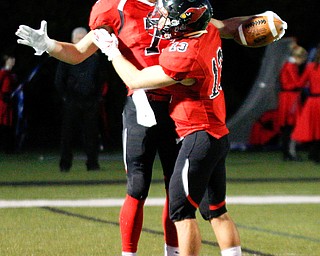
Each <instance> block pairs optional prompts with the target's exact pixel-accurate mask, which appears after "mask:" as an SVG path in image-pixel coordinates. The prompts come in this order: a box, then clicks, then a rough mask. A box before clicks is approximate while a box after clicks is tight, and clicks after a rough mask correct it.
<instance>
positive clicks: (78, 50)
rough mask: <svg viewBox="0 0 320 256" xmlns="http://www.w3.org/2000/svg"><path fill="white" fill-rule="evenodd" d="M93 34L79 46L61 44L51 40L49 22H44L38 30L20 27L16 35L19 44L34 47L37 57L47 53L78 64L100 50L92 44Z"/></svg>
mask: <svg viewBox="0 0 320 256" xmlns="http://www.w3.org/2000/svg"><path fill="white" fill-rule="evenodd" d="M92 34H93V32H92V31H90V32H89V33H88V34H87V35H86V36H85V37H84V38H83V39H82V40H80V41H79V42H78V43H77V44H72V43H68V42H59V41H57V40H53V39H51V38H49V36H48V34H47V22H46V21H44V20H43V21H42V22H41V26H40V29H38V30H36V29H33V28H31V27H29V26H26V25H20V26H19V28H18V30H17V31H16V35H17V36H18V37H19V39H18V40H17V42H18V43H19V44H23V45H27V46H30V47H32V48H33V49H34V50H35V51H36V52H35V55H42V54H43V53H44V52H47V53H49V54H50V55H51V56H52V57H55V58H56V59H59V60H61V61H64V62H67V63H70V64H78V63H80V62H82V61H84V60H85V59H86V58H88V57H89V56H90V55H92V54H93V53H94V52H95V51H97V49H98V48H97V47H96V46H95V44H94V43H93V42H92Z"/></svg>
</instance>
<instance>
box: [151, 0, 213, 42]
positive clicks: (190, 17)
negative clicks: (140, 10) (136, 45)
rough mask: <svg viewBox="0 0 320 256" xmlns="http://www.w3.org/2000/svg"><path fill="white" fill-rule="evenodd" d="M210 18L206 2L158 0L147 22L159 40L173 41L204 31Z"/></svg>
mask: <svg viewBox="0 0 320 256" xmlns="http://www.w3.org/2000/svg"><path fill="white" fill-rule="evenodd" d="M211 17H212V7H211V5H210V3H209V1H208V0H158V1H157V4H156V7H155V9H154V11H153V12H152V13H150V14H149V15H148V17H147V21H148V24H149V26H151V27H152V28H153V29H156V30H158V31H159V32H160V33H158V34H160V36H161V38H164V39H175V38H182V37H186V36H188V35H189V34H191V33H193V32H196V31H201V30H204V29H206V27H207V25H208V23H209V21H210V19H211ZM149 29H150V28H149ZM150 34H153V33H150Z"/></svg>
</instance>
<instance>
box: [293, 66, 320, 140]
mask: <svg viewBox="0 0 320 256" xmlns="http://www.w3.org/2000/svg"><path fill="white" fill-rule="evenodd" d="M306 83H308V84H309V91H310V95H309V96H308V98H307V100H306V102H305V104H304V106H303V108H302V111H301V113H300V114H299V116H298V117H297V123H296V127H295V129H294V130H293V133H292V139H293V140H295V141H298V142H310V141H315V140H320V64H317V63H314V62H311V63H309V64H307V66H306V68H305V70H304V72H303V74H302V77H301V80H300V84H306Z"/></svg>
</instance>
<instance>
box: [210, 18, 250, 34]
mask: <svg viewBox="0 0 320 256" xmlns="http://www.w3.org/2000/svg"><path fill="white" fill-rule="evenodd" d="M251 17H252V16H241V17H233V18H230V19H225V20H217V19H211V20H210V22H211V23H212V24H213V25H214V26H215V27H216V28H217V29H219V32H220V37H221V38H225V39H233V37H234V34H235V33H236V31H237V29H238V27H239V26H240V25H241V23H242V22H244V21H246V20H248V19H249V18H251Z"/></svg>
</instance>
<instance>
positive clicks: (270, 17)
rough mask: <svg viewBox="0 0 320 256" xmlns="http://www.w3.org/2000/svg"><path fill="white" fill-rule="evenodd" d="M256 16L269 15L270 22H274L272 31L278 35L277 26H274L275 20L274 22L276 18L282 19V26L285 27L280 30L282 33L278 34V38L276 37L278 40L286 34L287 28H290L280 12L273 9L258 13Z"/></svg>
mask: <svg viewBox="0 0 320 256" xmlns="http://www.w3.org/2000/svg"><path fill="white" fill-rule="evenodd" d="M255 16H267V17H268V22H269V24H273V25H272V28H271V30H272V33H273V35H274V36H276V35H277V32H276V29H275V27H274V22H273V20H274V18H276V19H278V20H280V21H282V28H283V29H282V31H281V32H280V34H279V35H278V36H277V39H276V40H275V41H278V40H279V39H281V38H282V37H283V36H284V34H285V32H286V31H285V30H286V29H287V28H288V24H287V22H285V21H284V20H282V19H281V18H280V17H279V15H278V14H276V13H274V12H273V11H266V12H263V13H260V14H257V15H255Z"/></svg>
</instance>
